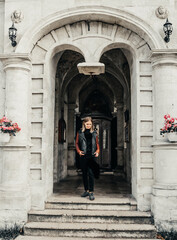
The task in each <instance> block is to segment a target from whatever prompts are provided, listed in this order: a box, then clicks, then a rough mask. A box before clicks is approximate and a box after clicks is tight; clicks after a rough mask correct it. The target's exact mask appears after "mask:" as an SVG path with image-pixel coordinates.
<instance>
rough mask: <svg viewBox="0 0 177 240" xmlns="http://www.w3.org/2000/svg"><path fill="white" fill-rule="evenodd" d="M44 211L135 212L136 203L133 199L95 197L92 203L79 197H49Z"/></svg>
mask: <svg viewBox="0 0 177 240" xmlns="http://www.w3.org/2000/svg"><path fill="white" fill-rule="evenodd" d="M45 208H46V209H77V210H81V209H87V210H107V211H110V210H114V211H120V210H124V211H126V210H132V211H134V210H137V203H136V201H135V200H134V199H133V198H129V197H125V198H104V197H96V199H95V200H94V201H90V200H89V199H88V198H81V197H66V196H65V197H62V196H60V197H51V198H50V199H48V200H47V201H46V203H45Z"/></svg>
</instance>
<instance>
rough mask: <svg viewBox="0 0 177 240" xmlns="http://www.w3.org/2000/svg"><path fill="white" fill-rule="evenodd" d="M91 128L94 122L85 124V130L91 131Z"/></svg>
mask: <svg viewBox="0 0 177 240" xmlns="http://www.w3.org/2000/svg"><path fill="white" fill-rule="evenodd" d="M91 127H92V122H91V121H88V122H86V123H85V128H86V129H91Z"/></svg>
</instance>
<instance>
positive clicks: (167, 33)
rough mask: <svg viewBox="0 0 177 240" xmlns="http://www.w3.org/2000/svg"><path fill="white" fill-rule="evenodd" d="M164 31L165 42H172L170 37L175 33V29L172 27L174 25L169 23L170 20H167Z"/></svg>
mask: <svg viewBox="0 0 177 240" xmlns="http://www.w3.org/2000/svg"><path fill="white" fill-rule="evenodd" d="M163 31H164V33H165V38H164V40H165V42H169V41H170V35H171V34H172V32H173V27H172V23H170V22H169V21H168V18H167V20H166V23H165V24H164V25H163Z"/></svg>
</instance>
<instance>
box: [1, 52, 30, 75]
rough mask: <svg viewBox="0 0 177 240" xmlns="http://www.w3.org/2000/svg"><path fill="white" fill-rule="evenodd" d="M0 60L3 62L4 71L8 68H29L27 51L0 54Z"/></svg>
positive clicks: (27, 69)
mask: <svg viewBox="0 0 177 240" xmlns="http://www.w3.org/2000/svg"><path fill="white" fill-rule="evenodd" d="M0 61H1V62H2V63H3V67H4V71H7V69H9V68H16V69H23V70H26V71H30V70H31V58H30V55H29V54H27V53H23V54H22V53H20V54H18V53H12V54H0Z"/></svg>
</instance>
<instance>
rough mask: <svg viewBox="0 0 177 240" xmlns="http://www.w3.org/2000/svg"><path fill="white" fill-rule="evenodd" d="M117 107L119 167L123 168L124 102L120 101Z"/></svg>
mask: <svg viewBox="0 0 177 240" xmlns="http://www.w3.org/2000/svg"><path fill="white" fill-rule="evenodd" d="M116 107H117V161H118V162H117V167H118V168H122V167H123V165H124V137H123V133H124V118H123V104H121V103H118V104H117V105H116Z"/></svg>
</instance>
